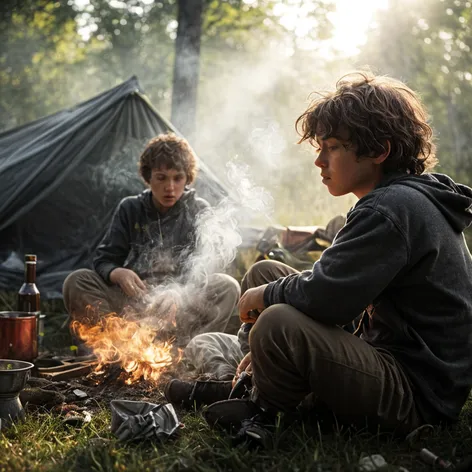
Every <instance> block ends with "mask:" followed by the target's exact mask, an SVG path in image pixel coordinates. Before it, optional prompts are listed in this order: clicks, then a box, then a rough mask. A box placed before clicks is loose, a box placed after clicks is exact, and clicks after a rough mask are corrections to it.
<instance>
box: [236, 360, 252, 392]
mask: <svg viewBox="0 0 472 472" xmlns="http://www.w3.org/2000/svg"><path fill="white" fill-rule="evenodd" d="M243 372H247V373H248V374H252V366H251V353H250V352H248V353H247V354H246V355H245V356H244V357H243V360H242V361H241V362H240V363H239V365H238V368H237V369H236V375H235V376H234V378H233V387H234V384H235V383H236V382H237V381H238V379H239V376H240V375H241V374H242V373H243Z"/></svg>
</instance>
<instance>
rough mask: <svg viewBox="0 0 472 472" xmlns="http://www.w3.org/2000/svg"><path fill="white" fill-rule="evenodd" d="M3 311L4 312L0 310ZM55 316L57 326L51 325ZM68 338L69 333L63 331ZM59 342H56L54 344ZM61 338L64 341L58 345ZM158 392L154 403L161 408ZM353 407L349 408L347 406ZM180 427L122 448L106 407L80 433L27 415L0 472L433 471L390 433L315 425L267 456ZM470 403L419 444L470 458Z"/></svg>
mask: <svg viewBox="0 0 472 472" xmlns="http://www.w3.org/2000/svg"><path fill="white" fill-rule="evenodd" d="M1 308H2V309H7V308H6V306H5V305H4V306H3V307H1ZM52 308H54V307H53V306H52V304H47V303H45V304H44V306H43V309H44V311H46V312H48V313H50V316H49V317H48V320H49V327H48V325H47V326H46V337H48V335H49V336H53V335H55V336H56V337H58V336H59V338H60V336H61V335H63V336H64V337H65V336H66V333H65V332H64V333H61V332H60V330H58V328H57V326H59V324H60V323H62V320H63V317H61V315H60V314H61V313H63V307H61V304H60V303H59V302H56V305H55V308H54V310H53V309H52ZM54 311H56V315H57V319H58V320H59V321H60V323H55V322H54V316H55V315H54ZM64 330H65V331H67V328H65V329H64ZM59 338H57V339H59ZM64 339H65V338H64ZM162 400H163V397H162V391H160V389H159V388H158V389H156V392H155V395H153V401H156V402H159V401H162ZM353 408H355V405H353ZM178 416H179V419H180V421H181V422H182V423H183V424H184V425H185V427H184V428H182V429H180V430H179V434H178V435H177V437H176V438H174V439H171V440H168V441H166V442H164V443H159V442H151V441H147V442H144V443H143V442H137V443H136V442H135V443H123V442H120V441H118V440H117V438H115V437H114V435H113V434H112V433H111V431H110V424H111V412H110V407H109V405H108V404H107V402H101V403H99V404H98V406H95V407H94V408H93V415H92V421H91V422H90V423H88V424H85V425H84V426H83V427H81V428H71V427H70V426H67V425H65V424H63V422H62V419H63V418H62V417H61V416H60V415H59V414H58V413H51V412H48V411H45V410H40V411H30V410H28V411H27V416H26V419H25V421H23V422H20V423H16V424H14V425H13V426H12V427H11V428H9V429H7V430H3V431H2V432H0V472H1V471H5V472H10V471H53V472H55V471H57V472H59V471H60V472H64V471H77V472H79V471H84V472H85V471H97V472H105V471H110V472H111V471H115V472H116V471H139V472H142V471H150V472H151V471H152V472H154V471H214V470H216V471H218V470H230V471H231V470H234V471H242V470H244V471H246V470H247V471H252V470H253V471H279V470H280V471H313V472H318V471H355V470H356V464H357V463H358V461H359V459H360V458H361V457H363V456H365V455H369V454H382V455H383V456H384V458H385V459H386V460H387V462H388V463H389V464H391V465H392V466H391V467H390V468H389V469H382V470H396V467H395V466H400V465H401V466H403V467H405V468H407V469H408V470H409V471H410V472H412V471H417V470H418V471H422V470H431V469H430V468H429V467H428V466H426V465H424V464H422V463H421V461H420V460H419V455H418V452H417V450H411V449H410V448H409V446H408V444H407V443H406V442H405V441H404V440H403V439H401V438H395V437H394V436H393V435H390V434H377V435H376V434H370V433H367V432H356V433H349V432H347V431H343V430H341V431H339V430H338V431H335V432H331V433H329V434H328V433H322V432H321V431H320V429H319V428H318V427H317V425H316V424H315V425H300V424H296V425H294V426H292V427H290V428H289V429H288V430H285V431H282V430H279V431H278V432H277V433H276V440H275V446H274V448H273V449H271V450H258V451H254V450H250V449H248V447H247V446H245V445H243V446H238V447H232V445H231V443H230V441H229V439H228V437H227V436H226V435H225V434H223V433H220V432H219V431H218V430H215V429H211V428H209V427H208V425H207V424H206V422H205V421H204V420H203V418H202V416H201V414H200V412H198V411H196V412H191V413H186V412H182V411H179V412H178ZM471 425H472V399H470V400H469V401H468V403H467V405H466V407H465V408H464V411H463V414H462V416H461V420H460V422H459V424H457V425H455V426H454V427H450V428H447V429H440V428H435V429H434V431H433V432H432V433H431V434H430V435H429V436H428V438H427V439H425V440H423V441H422V442H420V443H419V445H421V446H422V447H426V448H428V449H430V450H431V451H433V452H435V453H436V454H438V455H441V456H443V457H445V458H447V459H448V460H451V461H456V460H459V459H461V458H463V457H465V456H467V455H470V454H472V430H471Z"/></svg>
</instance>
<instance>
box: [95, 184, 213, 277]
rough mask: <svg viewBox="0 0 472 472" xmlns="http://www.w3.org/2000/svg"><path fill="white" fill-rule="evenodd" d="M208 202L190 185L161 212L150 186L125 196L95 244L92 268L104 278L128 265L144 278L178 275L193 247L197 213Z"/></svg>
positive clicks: (128, 267)
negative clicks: (166, 209) (101, 236)
mask: <svg viewBox="0 0 472 472" xmlns="http://www.w3.org/2000/svg"><path fill="white" fill-rule="evenodd" d="M209 206H210V205H209V204H208V202H207V201H206V200H203V199H202V198H198V197H197V196H196V193H195V190H193V189H191V190H187V191H185V192H184V194H183V195H182V197H181V198H180V199H179V200H178V201H177V202H176V204H175V205H174V206H173V207H172V208H170V209H169V210H168V211H167V212H166V213H165V214H164V215H161V214H160V213H159V211H158V210H157V208H156V207H155V206H154V204H153V202H152V193H151V191H150V190H145V191H144V192H142V193H140V194H139V195H135V196H132V197H126V198H124V199H123V200H122V201H121V202H120V203H119V205H118V207H117V209H116V210H115V213H114V215H113V219H112V222H111V224H110V226H109V228H108V231H107V232H106V234H105V236H104V238H103V240H102V241H101V243H100V245H99V246H98V248H97V252H96V255H95V258H94V260H93V264H94V269H95V270H96V271H97V272H98V273H99V274H100V275H101V276H102V278H103V279H104V280H105V281H106V282H109V279H110V272H111V271H112V270H113V269H116V268H117V267H125V268H127V269H131V270H133V271H134V272H136V273H137V274H138V275H139V276H140V277H141V278H142V279H143V280H145V279H149V278H152V279H156V280H162V279H163V278H165V277H166V276H177V275H180V274H181V272H182V268H183V266H184V264H185V262H186V259H187V257H188V256H189V254H190V252H191V251H192V250H193V249H194V247H195V237H196V236H195V231H196V216H197V215H198V213H200V212H201V211H202V210H203V209H205V208H208V207H209Z"/></svg>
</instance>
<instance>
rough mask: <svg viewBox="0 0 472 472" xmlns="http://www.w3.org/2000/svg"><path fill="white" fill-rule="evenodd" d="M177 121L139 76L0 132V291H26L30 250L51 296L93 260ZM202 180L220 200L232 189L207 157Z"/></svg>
mask: <svg viewBox="0 0 472 472" xmlns="http://www.w3.org/2000/svg"><path fill="white" fill-rule="evenodd" d="M168 130H172V131H175V132H177V131H176V130H175V129H174V128H173V126H172V125H171V124H170V123H169V122H168V121H166V120H165V119H163V118H162V117H161V116H160V115H159V114H158V113H157V111H156V110H155V109H154V108H153V107H152V106H151V105H150V103H149V101H148V99H147V98H146V96H145V95H144V93H143V92H142V90H141V88H140V86H139V83H138V81H137V79H136V78H135V77H132V78H131V79H130V80H128V81H126V82H124V83H122V84H120V85H118V86H117V87H115V88H113V89H111V90H108V91H107V92H104V93H102V94H101V95H98V96H97V97H95V98H92V99H91V100H88V101H86V102H83V103H80V104H78V105H77V106H75V107H73V108H70V109H68V110H63V111H60V112H58V113H55V114H53V115H50V116H47V117H45V118H41V119H39V120H36V121H34V122H32V123H29V124H26V125H24V126H21V127H18V128H15V129H12V130H9V131H6V132H4V133H0V182H1V185H0V290H13V291H16V290H18V289H19V287H20V285H21V283H22V281H23V254H25V253H30V252H31V253H34V254H37V256H38V278H37V285H38V288H39V290H40V291H41V294H42V296H43V297H44V298H49V297H56V296H60V293H61V287H62V282H63V280H64V278H65V277H66V276H67V274H68V273H70V272H71V271H72V270H75V269H78V268H81V267H90V266H91V258H92V254H93V252H94V250H95V247H96V246H97V244H98V242H99V241H100V239H101V238H102V236H103V234H104V231H105V230H106V228H107V226H108V224H109V221H110V218H111V215H112V213H113V210H114V209H115V207H116V205H117V204H118V202H119V201H120V200H121V199H122V198H123V197H125V196H127V195H132V194H135V193H138V192H140V191H141V190H143V188H144V185H143V183H142V181H141V180H140V179H139V177H138V174H137V160H138V158H139V155H140V154H141V152H142V150H143V148H144V146H145V143H146V141H147V140H149V139H150V138H152V137H153V136H155V135H157V134H159V133H160V132H163V131H168ZM199 167H200V174H199V177H198V179H197V182H196V184H195V187H196V188H197V191H198V192H199V194H200V195H201V196H202V197H204V198H206V199H207V200H209V201H210V202H212V203H214V202H215V201H218V200H219V199H220V198H221V197H222V196H224V195H227V194H228V191H227V189H225V188H224V186H223V185H222V184H221V183H220V182H219V181H218V180H217V178H216V177H215V176H214V174H212V172H211V171H210V170H209V169H208V168H207V166H206V165H205V164H204V163H203V162H201V161H200V162H199Z"/></svg>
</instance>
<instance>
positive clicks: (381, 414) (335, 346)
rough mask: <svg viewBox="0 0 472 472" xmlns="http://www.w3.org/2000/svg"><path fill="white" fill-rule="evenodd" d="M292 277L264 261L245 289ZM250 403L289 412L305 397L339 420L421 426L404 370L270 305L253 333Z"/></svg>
mask: <svg viewBox="0 0 472 472" xmlns="http://www.w3.org/2000/svg"><path fill="white" fill-rule="evenodd" d="M294 272H296V271H295V270H294V269H292V268H291V267H289V266H287V265H285V264H282V263H280V262H276V261H261V262H259V263H257V264H255V265H254V266H253V267H252V268H251V269H250V270H249V271H248V273H247V274H246V275H245V277H244V279H243V282H242V287H243V291H244V290H245V289H247V288H251V287H256V286H259V285H262V284H265V283H268V282H270V281H273V280H277V279H278V278H280V277H284V276H286V275H289V274H293V273H294ZM249 342H250V349H251V359H252V368H253V385H254V386H255V389H254V392H255V393H254V400H255V401H256V402H259V403H260V404H261V406H266V407H272V408H275V409H277V410H282V411H291V410H293V409H294V408H296V407H297V405H298V404H299V403H300V402H302V400H303V399H304V398H305V397H306V396H307V395H309V394H310V393H311V394H312V395H313V397H314V398H315V405H317V404H320V405H323V407H324V408H325V409H326V408H327V409H328V410H330V411H331V412H333V413H334V414H335V415H336V417H337V419H338V421H340V422H342V423H344V424H354V425H356V426H360V427H364V426H366V424H368V425H369V426H370V427H371V426H374V427H380V428H381V429H383V430H396V431H398V432H401V433H403V432H407V431H410V430H412V429H414V428H416V427H418V426H419V425H420V424H422V423H423V421H422V418H421V416H420V414H419V412H418V410H417V407H416V403H415V400H416V399H415V395H414V392H413V390H412V387H411V385H410V382H409V380H408V378H407V376H406V374H405V373H404V371H403V369H402V367H401V366H400V365H399V363H397V362H396V360H395V358H394V357H393V356H392V355H391V354H390V353H389V352H387V351H385V350H382V349H376V348H374V347H373V346H371V345H370V344H368V343H366V342H365V341H363V340H362V339H360V338H358V337H357V336H354V335H352V334H350V333H348V332H347V331H345V330H343V329H342V328H340V327H337V326H328V325H325V324H322V323H319V322H317V321H315V320H313V319H312V318H310V317H309V316H306V315H305V314H303V313H302V312H300V311H298V310H297V309H295V308H294V307H292V306H290V305H286V304H277V305H272V306H270V307H269V308H267V309H265V310H264V312H263V313H262V314H261V315H260V316H259V318H258V320H257V322H256V323H255V325H254V327H253V328H252V330H251V333H250V337H249Z"/></svg>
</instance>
